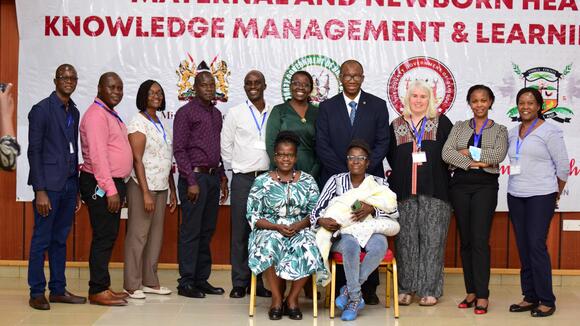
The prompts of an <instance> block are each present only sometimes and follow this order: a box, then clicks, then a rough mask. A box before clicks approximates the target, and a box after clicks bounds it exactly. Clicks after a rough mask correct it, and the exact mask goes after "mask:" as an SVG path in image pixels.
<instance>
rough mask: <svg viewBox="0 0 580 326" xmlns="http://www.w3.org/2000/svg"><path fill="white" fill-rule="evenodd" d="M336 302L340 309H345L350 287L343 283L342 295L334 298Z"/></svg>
mask: <svg viewBox="0 0 580 326" xmlns="http://www.w3.org/2000/svg"><path fill="white" fill-rule="evenodd" d="M334 303H336V307H337V308H338V309H340V310H344V307H346V304H347V303H348V289H347V288H346V285H343V286H342V287H341V288H340V295H339V296H338V298H336V299H335V300H334Z"/></svg>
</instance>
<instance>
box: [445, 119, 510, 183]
mask: <svg viewBox="0 0 580 326" xmlns="http://www.w3.org/2000/svg"><path fill="white" fill-rule="evenodd" d="M470 122H471V119H470V120H465V121H458V122H457V123H455V125H454V126H453V129H451V133H450V134H449V137H448V138H447V141H446V142H445V145H444V146H443V152H442V154H441V155H442V157H443V160H444V161H445V162H447V163H448V164H449V165H451V166H452V168H461V169H463V170H466V171H467V170H468V169H469V164H470V163H471V159H470V158H469V157H467V156H465V155H463V154H461V153H459V151H460V150H463V149H468V148H469V146H468V143H469V140H470V139H471V137H472V136H473V133H474V129H473V126H472V124H471V123H470ZM507 140H508V132H507V128H506V127H505V126H503V125H501V124H499V123H495V122H494V121H492V123H491V124H488V125H487V126H486V127H485V128H484V129H483V132H482V136H481V160H480V161H481V162H483V163H487V164H491V165H492V167H488V168H483V170H484V171H485V172H488V173H493V174H499V164H500V163H501V162H503V160H504V159H505V157H506V154H507V149H508V142H507Z"/></svg>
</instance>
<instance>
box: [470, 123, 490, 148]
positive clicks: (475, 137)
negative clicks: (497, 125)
mask: <svg viewBox="0 0 580 326" xmlns="http://www.w3.org/2000/svg"><path fill="white" fill-rule="evenodd" d="M472 121H473V132H474V134H473V146H474V147H479V140H480V139H481V135H482V134H483V129H484V128H485V126H486V125H487V122H488V121H489V118H488V119H485V122H484V123H483V126H481V129H479V133H478V132H477V130H476V129H475V128H476V124H475V120H472Z"/></svg>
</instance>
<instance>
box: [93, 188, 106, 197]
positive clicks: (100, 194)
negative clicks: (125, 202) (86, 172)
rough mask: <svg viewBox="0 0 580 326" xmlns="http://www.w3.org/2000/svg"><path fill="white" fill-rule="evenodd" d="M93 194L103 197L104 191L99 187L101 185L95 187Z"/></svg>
mask: <svg viewBox="0 0 580 326" xmlns="http://www.w3.org/2000/svg"><path fill="white" fill-rule="evenodd" d="M95 195H97V196H99V197H103V196H104V195H105V191H104V190H103V189H101V187H99V186H97V187H96V188H95Z"/></svg>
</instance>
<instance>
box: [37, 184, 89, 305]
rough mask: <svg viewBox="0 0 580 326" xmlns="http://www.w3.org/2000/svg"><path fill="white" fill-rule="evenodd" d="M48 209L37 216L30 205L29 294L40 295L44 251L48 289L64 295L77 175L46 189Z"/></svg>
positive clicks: (42, 288)
mask: <svg viewBox="0 0 580 326" xmlns="http://www.w3.org/2000/svg"><path fill="white" fill-rule="evenodd" d="M46 193H47V195H48V199H49V200H50V205H51V206H52V210H50V212H49V214H48V216H46V217H44V216H40V214H38V211H37V210H36V205H35V202H33V203H32V206H33V207H34V230H33V233H32V240H31V242H30V257H29V259H28V285H29V286H30V297H32V298H34V297H38V296H41V295H44V289H45V288H46V278H45V276H44V253H45V252H46V251H48V265H49V268H50V282H49V283H48V288H49V289H50V293H51V294H54V295H62V294H64V291H65V288H66V278H65V275H64V269H65V265H66V240H67V238H68V234H69V232H70V229H71V227H72V222H73V218H74V215H75V207H76V203H77V193H78V178H77V177H76V176H74V177H70V178H68V180H67V181H66V183H65V185H64V188H63V189H62V190H61V191H50V190H47V191H46Z"/></svg>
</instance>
